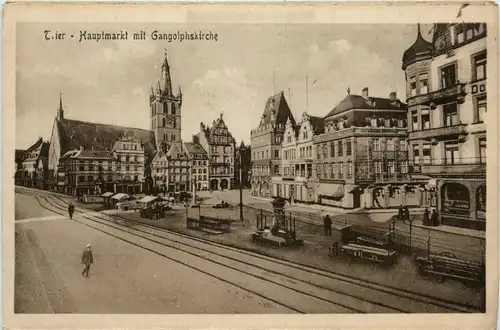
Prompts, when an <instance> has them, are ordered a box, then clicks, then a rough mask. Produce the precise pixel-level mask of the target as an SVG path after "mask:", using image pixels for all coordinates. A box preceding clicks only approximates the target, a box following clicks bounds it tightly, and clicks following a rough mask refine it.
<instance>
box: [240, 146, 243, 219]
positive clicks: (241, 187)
mask: <svg viewBox="0 0 500 330" xmlns="http://www.w3.org/2000/svg"><path fill="white" fill-rule="evenodd" d="M243 150H244V148H243V147H240V150H239V151H240V152H239V173H240V182H239V186H240V221H241V223H243V221H244V219H243V186H242V184H243V176H242V173H243V171H242V167H243V166H242V163H241V153H242V152H243Z"/></svg>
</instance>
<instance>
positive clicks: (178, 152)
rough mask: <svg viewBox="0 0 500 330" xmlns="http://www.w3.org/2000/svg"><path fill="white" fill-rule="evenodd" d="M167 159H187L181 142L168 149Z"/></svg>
mask: <svg viewBox="0 0 500 330" xmlns="http://www.w3.org/2000/svg"><path fill="white" fill-rule="evenodd" d="M167 158H169V159H171V158H173V159H178V158H187V155H186V152H185V150H184V148H183V147H182V143H181V142H174V143H173V144H172V146H171V147H170V149H168V151H167Z"/></svg>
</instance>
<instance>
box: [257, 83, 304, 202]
mask: <svg viewBox="0 0 500 330" xmlns="http://www.w3.org/2000/svg"><path fill="white" fill-rule="evenodd" d="M288 119H290V121H291V123H292V125H293V126H295V119H294V118H293V115H292V112H291V110H290V107H289V106H288V103H287V102H286V99H285V96H284V93H283V91H281V92H279V93H278V94H276V95H273V96H271V97H269V98H268V99H267V101H266V104H265V106H264V112H263V113H262V116H261V119H260V123H259V126H258V127H257V128H255V129H253V130H252V131H251V133H250V135H251V139H250V146H251V149H252V155H251V156H252V195H254V196H260V197H271V187H272V186H271V185H272V184H271V177H272V175H273V174H274V173H279V169H280V164H281V141H282V140H283V133H284V131H285V125H286V122H287V120H288Z"/></svg>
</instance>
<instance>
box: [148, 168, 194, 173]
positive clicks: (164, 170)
mask: <svg viewBox="0 0 500 330" xmlns="http://www.w3.org/2000/svg"><path fill="white" fill-rule="evenodd" d="M155 172H156V173H162V172H163V173H167V169H166V168H164V169H156V170H155ZM188 172H189V171H188V169H187V168H178V167H176V168H172V167H170V168H169V169H168V173H188Z"/></svg>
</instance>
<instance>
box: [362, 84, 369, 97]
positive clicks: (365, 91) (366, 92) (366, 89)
mask: <svg viewBox="0 0 500 330" xmlns="http://www.w3.org/2000/svg"><path fill="white" fill-rule="evenodd" d="M362 95H363V98H364V99H368V97H369V94H368V87H365V88H363V94H362Z"/></svg>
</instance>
